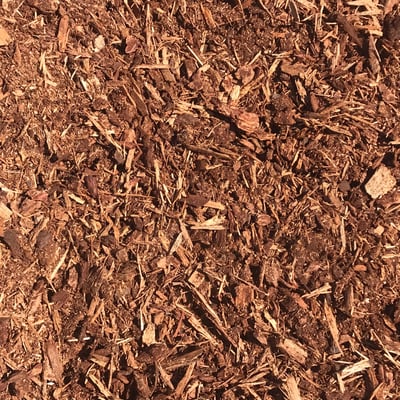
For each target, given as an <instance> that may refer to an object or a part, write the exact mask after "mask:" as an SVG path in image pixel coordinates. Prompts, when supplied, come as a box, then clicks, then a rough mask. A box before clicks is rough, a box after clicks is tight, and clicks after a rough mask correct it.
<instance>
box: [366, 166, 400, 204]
mask: <svg viewBox="0 0 400 400" xmlns="http://www.w3.org/2000/svg"><path fill="white" fill-rule="evenodd" d="M395 186H396V178H395V177H394V176H393V175H392V172H391V171H390V169H389V168H388V167H386V166H385V165H381V166H380V167H379V168H378V169H377V170H376V171H375V172H374V174H373V175H372V177H371V178H370V179H369V181H368V182H367V183H366V184H365V190H366V192H367V193H368V194H369V195H370V196H371V197H372V198H373V199H377V198H378V197H380V196H383V195H384V194H386V193H389V192H390V191H391V190H393V189H394V187H395Z"/></svg>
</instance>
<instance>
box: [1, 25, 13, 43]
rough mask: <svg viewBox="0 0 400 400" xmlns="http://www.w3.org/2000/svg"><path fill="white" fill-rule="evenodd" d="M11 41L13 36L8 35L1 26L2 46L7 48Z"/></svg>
mask: <svg viewBox="0 0 400 400" xmlns="http://www.w3.org/2000/svg"><path fill="white" fill-rule="evenodd" d="M11 41H12V39H11V36H10V35H9V34H8V32H7V31H6V29H5V28H3V27H1V26H0V46H7V45H9V44H10V43H11Z"/></svg>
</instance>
